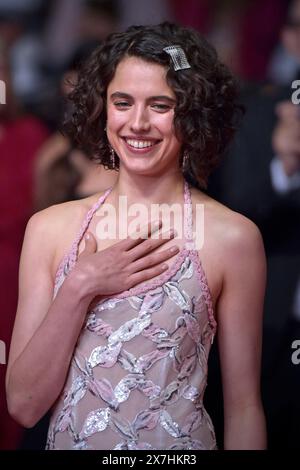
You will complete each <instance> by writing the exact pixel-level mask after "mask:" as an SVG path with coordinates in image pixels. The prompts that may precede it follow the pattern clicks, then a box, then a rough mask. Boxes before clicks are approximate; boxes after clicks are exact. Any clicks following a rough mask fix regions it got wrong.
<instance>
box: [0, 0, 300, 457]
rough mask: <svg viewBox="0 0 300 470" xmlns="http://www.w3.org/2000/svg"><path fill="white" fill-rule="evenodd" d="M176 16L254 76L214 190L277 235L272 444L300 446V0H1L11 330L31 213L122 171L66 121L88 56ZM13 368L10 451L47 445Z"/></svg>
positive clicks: (267, 388)
mask: <svg viewBox="0 0 300 470" xmlns="http://www.w3.org/2000/svg"><path fill="white" fill-rule="evenodd" d="M164 20H169V21H175V22H178V23H180V24H182V25H186V26H191V27H193V28H195V29H196V30H198V31H199V32H200V33H202V34H204V35H205V36H206V37H207V38H208V40H209V41H210V42H212V43H213V44H214V45H215V47H216V48H217V51H218V53H219V55H220V57H221V58H222V60H223V61H224V62H225V63H226V64H227V65H228V66H229V67H230V68H231V69H232V71H233V72H234V73H235V75H236V76H237V77H238V78H239V80H240V84H241V102H242V103H243V105H244V108H245V115H244V118H243V120H242V122H241V125H240V128H239V131H238V132H237V136H236V138H235V141H234V143H233V145H232V146H231V148H230V150H229V152H228V154H227V155H226V157H225V158H224V161H223V163H222V164H221V165H220V167H219V168H218V170H217V172H216V173H215V174H214V175H213V176H212V178H211V180H210V183H209V187H208V189H207V191H208V193H209V194H211V195H212V196H213V197H215V198H216V199H218V200H219V201H221V202H223V203H224V204H226V205H228V206H229V207H231V208H232V209H234V210H237V211H239V212H241V213H243V214H244V215H246V216H247V217H249V218H250V219H252V220H253V221H254V222H255V223H256V224H257V225H258V226H259V228H260V230H261V232H262V234H263V238H264V242H265V248H266V253H267V260H268V286H267V294H266V303H265V320H264V343H263V344H264V349H263V367H262V393H263V400H264V406H265V411H266V416H267V425H268V435H269V447H270V448H278V447H280V448H282V449H288V448H297V447H299V444H298V435H297V429H298V423H299V421H300V400H299V396H300V366H298V369H299V370H297V366H296V365H294V364H293V363H292V361H291V356H292V352H293V350H292V349H291V344H292V342H293V340H295V339H300V211H299V209H300V112H299V108H298V104H295V103H293V101H292V94H293V92H294V91H295V89H297V87H298V88H299V89H300V0H290V1H288V0H152V1H151V2H149V1H147V0H0V80H1V82H0V83H4V84H5V87H0V90H1V93H2V91H3V90H5V97H3V96H0V98H1V99H0V201H1V202H0V207H1V217H0V241H1V243H0V259H1V264H0V283H1V284H0V285H1V289H2V295H1V296H0V299H1V300H0V302H1V304H0V308H1V310H0V311H1V315H0V339H1V340H2V341H5V343H6V345H7V347H9V341H10V336H11V331H12V327H13V322H14V315H15V310H16V302H17V276H18V263H19V255H20V250H21V243H22V238H23V235H24V230H25V226H26V223H27V221H28V218H29V217H30V215H31V214H32V213H33V212H35V211H37V210H41V209H44V208H46V207H48V206H50V205H52V204H57V203H60V202H64V201H67V200H71V199H77V198H81V197H84V196H87V195H90V194H93V193H95V192H99V191H102V190H103V189H106V188H107V187H108V186H110V185H111V184H113V182H114V181H115V179H116V173H115V172H114V171H111V170H106V169H105V168H103V167H101V166H99V165H97V164H96V163H94V162H93V161H92V160H91V159H90V158H89V157H90V156H88V155H86V154H85V153H84V152H83V151H81V150H79V149H77V148H76V147H75V146H74V145H73V143H72V142H70V140H69V139H68V138H67V137H66V136H64V135H63V133H62V132H61V129H62V123H63V120H64V118H65V116H66V115H68V113H70V112H71V109H70V107H69V105H68V101H67V96H68V94H69V93H70V91H72V87H73V86H74V84H75V83H76V78H77V70H78V67H79V66H80V64H81V63H82V62H83V61H84V60H85V58H86V57H87V56H88V55H89V54H90V52H91V51H92V50H93V49H94V48H95V47H96V46H97V45H98V44H100V43H101V41H103V39H104V38H106V37H107V35H108V34H109V33H111V32H114V31H117V30H123V29H125V28H126V27H127V26H129V25H131V24H149V23H159V22H161V21H164ZM297 80H299V81H298V82H297ZM292 84H293V87H294V88H292ZM2 94H3V93H2ZM3 98H5V99H3ZM233 269H234V260H233ZM245 282H247V279H245ZM214 348H216V345H215V346H214ZM210 362H211V367H210V371H211V372H210V375H209V384H208V390H209V391H208V393H207V396H208V399H207V407H208V408H209V411H210V414H211V416H212V418H213V420H214V421H215V423H216V430H217V433H218V434H219V439H220V440H221V437H220V436H221V435H222V429H221V426H222V392H221V389H220V380H219V366H218V361H217V353H216V351H215V350H213V353H212V355H211V359H210ZM4 378H5V367H4V366H3V365H1V366H0V449H16V448H32V449H38V448H43V445H44V429H45V427H46V425H45V423H43V422H42V423H40V424H39V425H37V427H36V429H33V430H30V431H26V432H25V433H24V430H22V429H21V428H20V427H18V426H17V425H16V423H14V422H13V421H12V420H11V419H10V418H9V416H8V413H7V409H6V401H5V393H4V389H5V388H4ZM45 420H46V421H47V417H46V418H45ZM221 445H222V443H221V442H220V446H221Z"/></svg>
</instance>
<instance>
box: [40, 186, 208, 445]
mask: <svg viewBox="0 0 300 470" xmlns="http://www.w3.org/2000/svg"><path fill="white" fill-rule="evenodd" d="M110 190H111V189H109V190H108V191H106V193H105V194H104V195H102V197H100V199H99V200H98V201H97V203H96V204H95V205H94V206H93V207H92V209H91V210H90V211H89V212H88V214H87V216H86V218H85V220H84V222H83V225H82V227H81V230H80V232H79V234H78V236H77V237H76V239H75V241H74V243H73V245H72V247H71V250H70V253H68V254H67V255H66V256H65V258H64V259H63V261H62V263H61V265H60V267H59V269H58V272H57V276H56V283H55V289H54V296H55V295H56V294H57V292H58V290H59V288H60V286H61V285H62V283H63V282H64V279H65V278H66V276H67V275H68V273H69V272H70V270H71V269H72V268H73V266H74V265H75V263H76V259H77V255H78V245H79V243H80V240H81V239H82V237H83V236H84V233H85V232H86V230H87V228H88V226H89V224H90V221H91V219H92V217H93V215H94V214H95V212H96V211H97V209H98V208H99V207H100V205H101V204H102V203H103V202H104V200H105V198H106V197H107V195H108V194H109V192H110ZM184 202H185V204H184V209H185V210H184V218H185V220H184V221H185V224H184V225H185V240H186V243H185V245H184V247H183V248H182V249H181V251H180V252H179V254H178V255H177V257H176V258H175V261H174V262H173V263H171V266H170V267H169V269H168V270H167V271H166V272H165V273H163V274H162V275H161V276H159V277H158V278H155V279H153V280H152V281H147V282H146V283H144V284H142V285H139V286H137V287H135V288H132V289H130V290H129V291H125V292H122V293H120V294H118V295H115V296H113V297H111V298H106V299H102V300H101V301H100V302H98V303H96V304H94V305H93V304H92V305H91V307H90V309H89V311H88V312H87V316H86V319H85V323H84V325H83V328H82V331H81V333H80V335H79V338H78V341H77V344H76V347H75V350H74V354H73V358H72V361H71V364H70V368H69V371H68V375H67V379H66V382H65V386H64V390H63V392H62V393H61V395H60V397H59V398H58V400H57V402H56V403H55V405H54V407H53V410H52V411H53V413H52V417H51V421H50V426H49V430H48V438H47V447H46V448H47V449H105V450H113V449H116V450H136V449H147V450H148V449H164V450H166V449H172V450H175V449H178V450H183V449H193V450H202V449H203V450H205V449H208V450H212V449H216V439H215V433H214V428H213V425H212V422H211V419H210V417H209V415H208V413H207V412H206V410H205V408H204V405H203V396H204V391H205V388H206V384H207V360H208V354H209V350H210V347H211V344H212V341H213V338H214V333H215V330H216V322H215V319H214V315H213V307H212V300H211V296H210V291H209V288H208V285H207V281H206V277H205V273H204V271H203V268H202V266H201V262H200V259H199V255H198V252H197V250H196V249H195V247H194V244H193V241H192V230H193V227H192V225H193V222H192V203H191V194H190V189H189V187H188V185H187V183H185V186H184Z"/></svg>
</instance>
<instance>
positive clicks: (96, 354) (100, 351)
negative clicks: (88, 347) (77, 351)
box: [88, 343, 122, 367]
mask: <svg viewBox="0 0 300 470" xmlns="http://www.w3.org/2000/svg"><path fill="white" fill-rule="evenodd" d="M121 348H122V343H116V344H114V345H113V346H98V347H97V348H95V349H93V351H92V352H91V355H90V357H89V360H88V364H89V365H90V367H96V366H101V367H112V366H113V365H114V364H115V363H116V362H117V359H118V355H119V352H120V350H121Z"/></svg>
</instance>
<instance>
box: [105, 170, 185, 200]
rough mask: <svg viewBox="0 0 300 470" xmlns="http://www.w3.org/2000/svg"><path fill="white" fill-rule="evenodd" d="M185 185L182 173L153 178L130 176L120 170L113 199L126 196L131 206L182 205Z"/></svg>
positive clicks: (177, 172)
mask: <svg viewBox="0 0 300 470" xmlns="http://www.w3.org/2000/svg"><path fill="white" fill-rule="evenodd" d="M183 185H184V178H183V175H182V173H181V172H180V171H176V172H175V171H173V172H170V173H169V174H163V175H161V176H154V177H153V176H152V177H151V176H140V175H132V174H128V173H125V172H123V171H122V169H120V172H119V176H118V179H117V181H116V184H115V186H114V188H113V191H112V197H113V198H114V199H115V200H117V199H118V197H120V196H126V197H127V201H128V204H129V205H130V204H134V203H136V202H138V203H142V204H144V205H145V206H147V207H148V206H150V205H151V204H163V203H165V204H172V203H174V202H180V203H182V198H183Z"/></svg>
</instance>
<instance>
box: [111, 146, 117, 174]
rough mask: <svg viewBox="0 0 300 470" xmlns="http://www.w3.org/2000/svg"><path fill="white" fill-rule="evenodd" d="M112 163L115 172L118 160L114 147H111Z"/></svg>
mask: <svg viewBox="0 0 300 470" xmlns="http://www.w3.org/2000/svg"><path fill="white" fill-rule="evenodd" d="M110 162H111V165H112V168H113V170H114V169H115V168H116V159H115V151H114V149H113V148H112V147H110Z"/></svg>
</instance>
